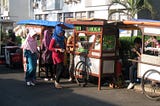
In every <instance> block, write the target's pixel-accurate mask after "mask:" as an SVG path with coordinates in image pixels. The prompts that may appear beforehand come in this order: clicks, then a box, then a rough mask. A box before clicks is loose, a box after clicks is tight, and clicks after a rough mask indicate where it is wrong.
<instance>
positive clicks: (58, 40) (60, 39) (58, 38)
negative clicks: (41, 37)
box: [52, 26, 65, 48]
mask: <svg viewBox="0 0 160 106" xmlns="http://www.w3.org/2000/svg"><path fill="white" fill-rule="evenodd" d="M62 32H64V30H63V29H62V27H61V26H56V27H55V29H54V33H53V36H52V38H54V39H55V40H56V43H58V44H59V46H60V48H65V46H64V38H65V37H64V36H59V34H60V33H62Z"/></svg>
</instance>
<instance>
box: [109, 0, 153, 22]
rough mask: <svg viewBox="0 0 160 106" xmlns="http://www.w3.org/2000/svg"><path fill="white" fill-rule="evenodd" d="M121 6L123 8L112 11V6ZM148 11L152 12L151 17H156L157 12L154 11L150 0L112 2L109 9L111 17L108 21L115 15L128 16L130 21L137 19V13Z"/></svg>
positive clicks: (116, 0) (113, 0)
mask: <svg viewBox="0 0 160 106" xmlns="http://www.w3.org/2000/svg"><path fill="white" fill-rule="evenodd" d="M113 5H116V6H117V5H119V6H121V8H119V9H114V10H111V6H113ZM144 9H147V10H149V11H150V13H151V16H152V17H154V15H155V12H154V11H153V7H152V5H151V4H150V3H149V1H148V0H112V2H111V4H110V5H109V7H108V10H109V15H108V19H110V18H111V16H112V15H113V14H116V13H122V14H125V15H127V16H128V17H129V18H130V19H132V18H135V16H136V15H137V13H138V12H139V11H141V10H144Z"/></svg>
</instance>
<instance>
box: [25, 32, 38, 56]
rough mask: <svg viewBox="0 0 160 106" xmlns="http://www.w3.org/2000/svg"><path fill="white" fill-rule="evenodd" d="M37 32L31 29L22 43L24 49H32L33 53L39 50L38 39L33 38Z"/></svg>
mask: <svg viewBox="0 0 160 106" xmlns="http://www.w3.org/2000/svg"><path fill="white" fill-rule="evenodd" d="M35 34H36V32H35V31H34V30H29V33H28V35H27V38H26V39H25V41H24V43H23V44H22V48H23V49H26V50H30V51H31V52H32V53H35V52H37V40H36V39H35V38H33V36H34V35H35Z"/></svg>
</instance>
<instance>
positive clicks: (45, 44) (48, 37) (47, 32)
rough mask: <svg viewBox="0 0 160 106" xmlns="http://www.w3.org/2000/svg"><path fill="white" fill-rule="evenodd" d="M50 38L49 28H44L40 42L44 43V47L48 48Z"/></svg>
mask: <svg viewBox="0 0 160 106" xmlns="http://www.w3.org/2000/svg"><path fill="white" fill-rule="evenodd" d="M51 39H52V37H51V35H50V32H49V30H45V31H44V37H43V40H42V42H43V44H44V46H45V47H46V48H49V44H50V41H51Z"/></svg>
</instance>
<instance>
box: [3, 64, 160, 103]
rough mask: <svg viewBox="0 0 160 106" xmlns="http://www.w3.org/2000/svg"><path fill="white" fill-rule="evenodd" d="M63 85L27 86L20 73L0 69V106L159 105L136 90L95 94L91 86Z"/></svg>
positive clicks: (95, 91) (119, 90)
mask: <svg viewBox="0 0 160 106" xmlns="http://www.w3.org/2000/svg"><path fill="white" fill-rule="evenodd" d="M62 83H63V84H62V85H63V87H64V88H63V89H60V90H59V89H56V88H54V85H53V82H44V81H43V80H41V79H38V82H37V85H36V86H34V87H27V86H26V85H25V83H24V73H23V71H22V70H17V69H9V68H6V67H4V66H0V106H160V101H151V100H148V99H147V98H146V97H145V96H144V95H143V94H142V93H141V92H139V91H135V90H126V89H110V88H107V87H102V90H101V91H97V85H93V84H91V85H89V87H84V88H81V87H79V86H77V84H75V83H69V82H67V80H66V79H63V80H62Z"/></svg>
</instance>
